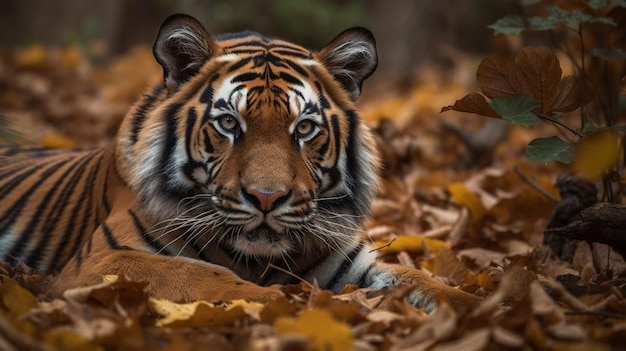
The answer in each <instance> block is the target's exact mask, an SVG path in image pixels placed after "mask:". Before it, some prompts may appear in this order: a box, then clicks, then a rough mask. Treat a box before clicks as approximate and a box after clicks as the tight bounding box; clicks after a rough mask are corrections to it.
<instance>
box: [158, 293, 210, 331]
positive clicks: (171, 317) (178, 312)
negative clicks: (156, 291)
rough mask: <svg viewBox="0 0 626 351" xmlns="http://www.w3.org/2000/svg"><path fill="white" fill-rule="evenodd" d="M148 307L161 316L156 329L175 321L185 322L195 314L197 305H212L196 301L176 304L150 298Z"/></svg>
mask: <svg viewBox="0 0 626 351" xmlns="http://www.w3.org/2000/svg"><path fill="white" fill-rule="evenodd" d="M149 302H150V306H151V307H152V309H153V310H154V312H156V313H158V314H159V315H161V316H162V318H161V319H159V320H158V321H157V323H156V325H157V327H162V326H164V325H168V324H171V323H173V322H176V321H186V320H189V318H191V316H193V315H194V313H195V312H196V309H197V308H198V305H199V304H207V305H210V306H211V307H213V305H211V304H209V303H208V302H204V301H196V302H191V303H176V302H172V301H169V300H161V299H156V298H153V297H151V298H150V299H149Z"/></svg>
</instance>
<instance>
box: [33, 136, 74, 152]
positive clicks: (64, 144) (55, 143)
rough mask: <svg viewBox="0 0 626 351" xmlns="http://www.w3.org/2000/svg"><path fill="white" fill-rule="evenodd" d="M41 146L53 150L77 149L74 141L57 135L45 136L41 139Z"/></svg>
mask: <svg viewBox="0 0 626 351" xmlns="http://www.w3.org/2000/svg"><path fill="white" fill-rule="evenodd" d="M41 144H42V145H43V146H45V147H50V148H53V149H73V148H76V147H78V144H77V143H76V141H75V140H74V139H71V138H68V137H66V136H63V135H59V134H46V135H44V136H43V137H42V138H41Z"/></svg>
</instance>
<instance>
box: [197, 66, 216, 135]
mask: <svg viewBox="0 0 626 351" xmlns="http://www.w3.org/2000/svg"><path fill="white" fill-rule="evenodd" d="M219 77H220V75H219V74H216V75H214V76H213V77H211V79H210V80H209V83H208V84H207V87H206V89H204V91H203V92H202V95H200V102H201V103H203V104H209V105H210V104H211V101H213V92H214V91H213V84H214V83H215V81H217V80H218V79H219ZM206 113H207V114H208V113H209V109H207V110H206ZM204 122H205V120H204V119H203V120H202V123H204Z"/></svg>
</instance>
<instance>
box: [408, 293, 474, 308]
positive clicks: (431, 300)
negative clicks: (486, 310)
mask: <svg viewBox="0 0 626 351" xmlns="http://www.w3.org/2000/svg"><path fill="white" fill-rule="evenodd" d="M407 299H408V301H409V303H410V304H411V305H413V306H415V307H417V308H423V309H424V311H426V313H430V312H432V311H433V310H434V309H435V306H437V304H438V303H442V300H445V301H447V302H448V303H449V304H450V305H451V306H452V307H453V308H454V310H455V311H457V312H460V313H463V312H466V311H469V310H471V309H473V308H474V307H476V306H478V305H479V304H480V303H481V302H482V301H483V299H482V298H480V297H478V296H476V295H472V294H470V293H467V292H465V291H462V290H458V289H454V288H450V289H447V291H446V292H445V293H440V294H427V293H424V292H420V291H418V290H413V291H411V292H410V293H409V295H408V296H407Z"/></svg>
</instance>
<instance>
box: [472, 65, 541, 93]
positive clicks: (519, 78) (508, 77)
mask: <svg viewBox="0 0 626 351" xmlns="http://www.w3.org/2000/svg"><path fill="white" fill-rule="evenodd" d="M476 80H477V81H478V84H479V85H480V88H481V91H482V92H483V94H485V96H487V97H488V98H490V99H497V98H511V97H514V96H517V95H524V96H532V95H531V91H530V88H529V87H528V83H527V82H526V78H525V76H524V74H523V73H522V71H521V70H520V68H519V67H518V65H517V64H515V62H512V61H510V60H507V59H504V58H501V57H495V56H492V57H487V58H485V59H484V60H483V61H482V62H481V63H480V65H479V66H478V70H477V71H476Z"/></svg>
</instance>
